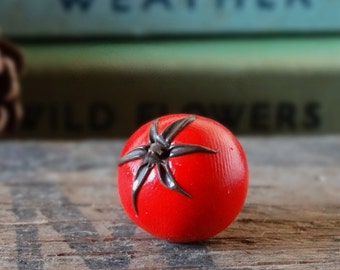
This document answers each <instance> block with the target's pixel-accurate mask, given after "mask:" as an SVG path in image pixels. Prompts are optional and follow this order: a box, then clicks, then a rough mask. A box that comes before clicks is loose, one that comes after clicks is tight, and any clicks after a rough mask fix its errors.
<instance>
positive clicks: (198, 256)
mask: <svg viewBox="0 0 340 270" xmlns="http://www.w3.org/2000/svg"><path fill="white" fill-rule="evenodd" d="M241 141H242V143H243V145H244V147H245V150H246V152H247V155H248V159H249V165H250V188H249V194H248V197H247V202H246V205H245V207H244V209H243V211H242V212H241V214H240V215H239V217H238V218H237V220H236V221H235V222H234V223H233V224H232V225H231V226H230V227H229V228H228V229H226V230H225V231H223V232H222V233H220V234H219V235H217V236H216V237H214V238H211V239H209V240H207V241H204V242H200V243H194V244H185V245H183V244H174V243H168V242H166V241H162V240H159V239H156V238H154V237H152V236H151V235H149V234H147V233H145V232H143V231H142V230H141V229H139V228H137V227H136V226H135V225H134V224H132V223H131V222H130V221H129V220H128V218H127V217H126V216H125V214H124V213H123V212H122V210H121V208H120V206H119V202H118V197H117V193H116V186H115V174H116V165H117V156H118V154H119V151H120V148H121V147H122V143H123V142H122V141H101V142H98V141H97V142H96V141H85V142H2V143H0V243H1V244H0V265H1V267H0V268H1V269H66V268H67V269H116V268H117V269H118V268H124V269H137V268H157V269H166V268H180V269H183V268H202V269H249V268H251V269H340V197H339V196H340V166H339V165H340V137H339V136H332V137H298V138H289V137H286V138H285V137H272V138H261V137H257V138H256V137H250V138H241Z"/></svg>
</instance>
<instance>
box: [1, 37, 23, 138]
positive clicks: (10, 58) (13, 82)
mask: <svg viewBox="0 0 340 270" xmlns="http://www.w3.org/2000/svg"><path fill="white" fill-rule="evenodd" d="M23 71H24V62H23V57H22V54H21V53H20V51H19V50H18V49H17V48H16V47H15V46H14V45H13V44H11V43H9V42H7V41H3V40H0V133H5V132H11V131H13V130H14V129H15V128H16V127H17V126H18V125H19V123H20V121H21V119H22V116H23V110H22V104H21V95H20V80H19V79H20V77H21V76H22V74H23Z"/></svg>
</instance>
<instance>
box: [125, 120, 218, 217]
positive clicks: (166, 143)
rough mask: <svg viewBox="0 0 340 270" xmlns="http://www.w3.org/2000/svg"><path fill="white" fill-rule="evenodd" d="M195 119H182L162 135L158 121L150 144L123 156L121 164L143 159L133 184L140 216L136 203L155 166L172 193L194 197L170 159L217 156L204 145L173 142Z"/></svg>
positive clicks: (155, 123)
mask: <svg viewBox="0 0 340 270" xmlns="http://www.w3.org/2000/svg"><path fill="white" fill-rule="evenodd" d="M194 120H195V117H194V116H192V115H191V116H188V117H185V118H181V119H179V120H177V121H175V122H173V123H172V124H170V125H168V126H167V127H166V128H165V129H164V130H163V131H162V132H161V133H159V132H158V119H156V120H155V121H154V122H153V123H152V125H151V127H150V130H149V144H147V145H142V146H139V147H136V148H134V149H132V150H131V151H129V152H128V153H127V154H126V155H124V156H123V157H121V159H120V162H119V165H121V164H124V163H127V162H130V161H132V160H136V159H142V162H141V163H140V165H139V168H138V170H137V173H136V175H135V178H134V180H133V185H132V203H133V207H134V210H135V212H136V214H138V209H137V203H136V198H137V195H138V192H139V190H140V188H141V187H142V185H143V183H144V182H145V180H146V179H147V178H148V176H149V174H150V172H151V170H152V169H153V168H154V167H155V166H156V170H157V173H158V177H159V180H160V181H161V182H162V184H164V185H165V186H166V187H167V188H169V189H171V190H175V191H177V192H179V193H181V194H183V195H184V196H186V197H189V198H191V195H190V194H189V193H187V192H186V191H185V190H183V189H182V188H181V187H180V186H179V185H178V184H177V183H176V180H175V178H174V176H173V174H172V172H171V169H170V166H169V163H168V160H169V159H170V158H173V157H178V156H183V155H187V154H191V153H197V152H205V153H217V151H216V150H213V149H210V148H208V147H205V146H201V145H196V144H174V143H172V140H173V139H174V138H175V137H176V136H177V134H178V133H180V132H181V131H182V130H183V129H184V128H185V127H186V126H187V125H189V124H190V123H191V122H193V121H194Z"/></svg>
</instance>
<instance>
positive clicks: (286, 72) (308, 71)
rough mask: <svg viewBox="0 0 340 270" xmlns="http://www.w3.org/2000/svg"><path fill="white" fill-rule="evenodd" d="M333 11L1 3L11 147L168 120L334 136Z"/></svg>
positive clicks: (236, 3)
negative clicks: (13, 97)
mask: <svg viewBox="0 0 340 270" xmlns="http://www.w3.org/2000/svg"><path fill="white" fill-rule="evenodd" d="M339 8H340V1H339V2H337V1H322V0H280V1H279V0H277V1H275V0H233V1H232V0H177V1H176V0H52V1H43V0H30V1H20V0H1V3H0V27H1V30H2V35H3V36H5V37H7V38H12V39H14V40H15V41H17V42H19V43H20V44H21V48H22V49H23V52H24V55H25V56H26V62H27V74H26V77H25V78H24V80H23V82H22V84H23V99H24V102H25V118H24V121H23V124H22V127H21V130H20V132H19V133H18V136H19V137H21V138H85V137H96V138H99V137H124V136H127V135H129V133H131V132H132V131H133V130H134V129H136V128H137V127H138V126H139V125H140V124H141V123H144V122H145V121H148V120H150V119H152V118H154V117H157V116H159V115H162V114H167V113H177V112H185V113H196V114H201V115H206V116H208V117H212V118H214V119H216V120H218V121H220V122H222V123H223V124H225V125H226V126H228V127H229V128H230V129H231V130H233V131H234V132H236V133H238V134H240V133H242V134H273V133H275V134H281V133H284V134H301V133H305V134H320V133H335V132H339V131H340V125H339V124H338V121H337V116H338V115H339V113H340V108H339V97H340V95H339V93H338V88H339V87H340V37H337V35H336V33H337V31H339V30H340V17H339V16H338V14H337V10H339Z"/></svg>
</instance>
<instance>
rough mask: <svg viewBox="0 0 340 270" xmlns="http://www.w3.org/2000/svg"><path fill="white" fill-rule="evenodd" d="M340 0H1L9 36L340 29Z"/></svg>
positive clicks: (2, 24) (2, 23)
mask: <svg viewBox="0 0 340 270" xmlns="http://www.w3.org/2000/svg"><path fill="white" fill-rule="evenodd" d="M339 10H340V1H324V0H49V1H45V0H29V1H23V0H1V1H0V28H1V32H2V34H3V35H5V36H8V37H19V38H20V37H21V38H22V37H28V38H29V37H55V38H58V37H61V36H62V37H96V36H99V37H102V36H104V37H105V36H108V37H110V36H112V37H115V36H153V35H169V36H171V35H191V34H192V35H200V34H202V35H205V34H213V35H218V34H247V33H290V32H298V33H300V32H307V33H310V32H336V31H339V30H340V16H339Z"/></svg>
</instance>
